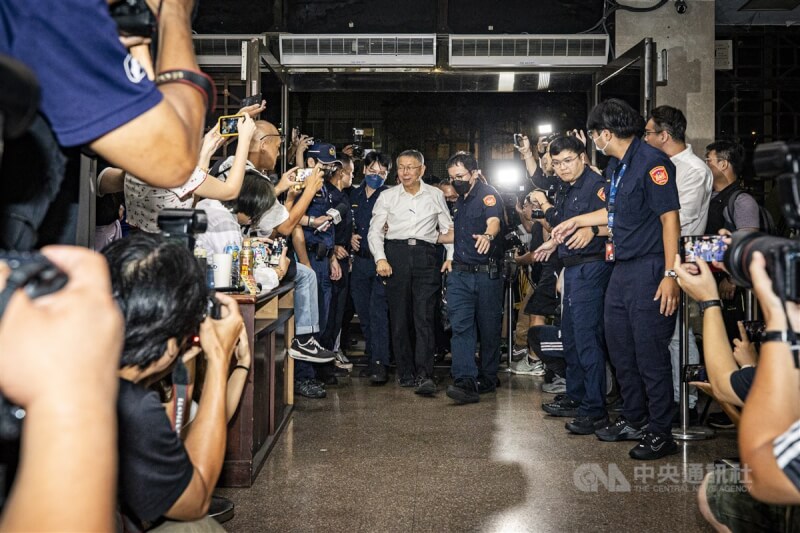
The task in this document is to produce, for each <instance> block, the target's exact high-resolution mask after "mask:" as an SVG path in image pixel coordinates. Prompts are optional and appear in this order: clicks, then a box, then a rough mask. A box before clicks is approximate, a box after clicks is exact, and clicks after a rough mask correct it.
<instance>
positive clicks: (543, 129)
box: [536, 124, 553, 135]
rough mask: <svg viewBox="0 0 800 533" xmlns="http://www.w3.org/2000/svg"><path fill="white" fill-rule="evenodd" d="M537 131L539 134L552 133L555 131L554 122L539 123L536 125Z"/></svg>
mask: <svg viewBox="0 0 800 533" xmlns="http://www.w3.org/2000/svg"><path fill="white" fill-rule="evenodd" d="M536 132H537V133H538V134H539V135H550V134H551V133H553V125H552V124H539V125H538V126H537V127H536Z"/></svg>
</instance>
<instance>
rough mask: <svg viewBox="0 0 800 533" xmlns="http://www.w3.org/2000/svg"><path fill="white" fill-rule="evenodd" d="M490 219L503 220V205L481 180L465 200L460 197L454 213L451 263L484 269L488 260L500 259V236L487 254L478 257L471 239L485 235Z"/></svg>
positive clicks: (501, 237)
mask: <svg viewBox="0 0 800 533" xmlns="http://www.w3.org/2000/svg"><path fill="white" fill-rule="evenodd" d="M492 217H497V218H499V219H500V221H501V223H502V220H503V201H502V199H501V198H500V194H499V193H498V192H497V191H496V190H495V188H494V187H492V186H490V185H487V184H485V183H483V182H482V181H480V180H477V181H476V182H475V185H474V186H473V187H472V190H471V191H470V193H469V195H467V197H466V198H464V197H463V196H459V197H458V200H456V206H455V209H454V225H455V235H454V238H455V241H454V253H453V260H454V261H455V262H456V263H462V264H465V265H485V264H487V263H489V260H490V259H495V260H499V259H502V255H503V250H502V247H501V246H500V243H501V242H502V239H503V236H502V235H496V236H495V240H493V241H492V245H491V247H490V248H489V253H486V254H479V253H478V250H477V249H476V248H475V243H476V240H475V239H473V238H472V236H473V235H483V234H484V233H486V221H487V220H488V219H490V218H492Z"/></svg>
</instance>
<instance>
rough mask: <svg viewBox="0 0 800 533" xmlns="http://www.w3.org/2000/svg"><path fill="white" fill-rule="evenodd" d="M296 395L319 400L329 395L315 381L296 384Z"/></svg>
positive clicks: (297, 382) (308, 380)
mask: <svg viewBox="0 0 800 533" xmlns="http://www.w3.org/2000/svg"><path fill="white" fill-rule="evenodd" d="M294 393H295V394H299V395H300V396H305V397H306V398H313V399H319V398H324V397H325V396H327V395H328V393H327V392H325V389H323V388H322V387H320V386H319V385H317V384H316V383H315V382H314V380H313V379H307V380H305V381H295V382H294Z"/></svg>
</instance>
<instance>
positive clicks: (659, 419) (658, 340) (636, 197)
mask: <svg viewBox="0 0 800 533" xmlns="http://www.w3.org/2000/svg"><path fill="white" fill-rule="evenodd" d="M643 126H644V120H643V119H642V117H641V116H639V114H638V113H636V111H634V109H633V108H632V107H630V105H628V104H627V103H625V102H623V101H621V100H617V99H610V100H606V101H604V102H601V103H600V104H598V105H597V106H595V108H594V109H592V111H591V113H589V120H588V123H587V128H588V130H589V133H590V135H591V136H592V141H593V142H594V144H595V146H596V147H597V149H598V150H599V151H600V152H602V153H603V154H605V155H608V156H610V158H611V159H610V162H609V165H608V167H607V168H606V170H605V176H606V179H607V180H608V181H609V183H608V186H607V189H606V199H607V208H606V209H602V210H598V211H595V212H594V213H589V214H586V215H580V216H578V217H574V218H571V219H569V220H567V221H565V222H562V223H561V224H560V225H559V226H557V227H556V228H554V230H553V233H554V236H555V237H556V239H558V240H560V241H563V240H564V239H565V238H566V236H568V235H570V234H572V233H573V232H574V231H575V230H576V229H577V228H580V227H587V226H589V227H591V226H595V225H600V224H604V223H605V224H607V225H608V229H609V240H608V241H607V243H606V259H607V260H612V259H613V260H614V271H613V272H612V274H611V280H610V281H609V285H608V289H607V291H606V300H605V318H604V319H605V334H606V342H607V345H608V351H609V355H610V358H611V363H612V364H613V366H614V368H615V370H616V374H617V380H618V381H619V385H620V393H621V395H622V400H623V406H624V407H623V414H622V415H621V416H620V417H619V418H617V420H616V421H615V422H614V423H613V424H609V425H608V426H606V427H605V428H602V429H598V430H597V431H595V435H597V437H598V438H599V439H601V440H604V441H621V440H639V444H637V445H636V446H635V447H634V448H633V449H631V451H630V456H631V457H632V458H634V459H643V460H651V459H658V458H660V457H664V456H666V455H669V454H673V453H677V451H678V447H677V445H676V444H675V441H674V440H673V438H672V433H671V428H670V422H671V418H672V367H671V363H670V355H669V341H670V338H671V336H672V333H673V331H674V329H675V318H676V316H675V314H674V313H675V311H676V310H677V308H678V299H679V295H680V288H679V287H678V285H677V282H676V280H675V277H674V276H673V274H674V272H673V271H672V264H673V261H674V260H675V255H676V254H677V252H678V239H679V236H680V219H679V216H678V212H679V210H680V201H679V200H678V190H677V187H676V184H675V166H674V165H673V164H672V162H671V161H670V160H669V158H668V157H667V156H666V155H665V154H664V153H663V152H661V151H660V150H657V149H655V148H652V147H651V146H648V145H647V144H646V143H644V142H642V141H641V140H640V139H639V138H638V137H637V135H641V134H642V133H643V129H644V128H643Z"/></svg>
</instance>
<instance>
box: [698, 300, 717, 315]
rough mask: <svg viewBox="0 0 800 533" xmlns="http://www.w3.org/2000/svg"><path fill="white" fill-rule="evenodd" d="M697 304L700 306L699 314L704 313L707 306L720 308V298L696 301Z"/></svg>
mask: <svg viewBox="0 0 800 533" xmlns="http://www.w3.org/2000/svg"><path fill="white" fill-rule="evenodd" d="M697 304H698V305H699V306H700V315H704V314H705V312H706V309H708V308H709V307H719V308H722V300H706V301H705V302H697Z"/></svg>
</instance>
